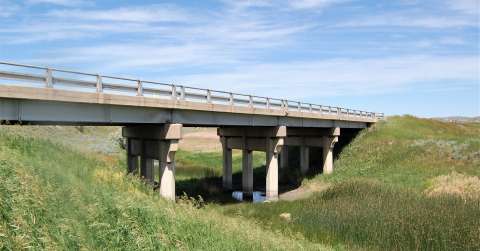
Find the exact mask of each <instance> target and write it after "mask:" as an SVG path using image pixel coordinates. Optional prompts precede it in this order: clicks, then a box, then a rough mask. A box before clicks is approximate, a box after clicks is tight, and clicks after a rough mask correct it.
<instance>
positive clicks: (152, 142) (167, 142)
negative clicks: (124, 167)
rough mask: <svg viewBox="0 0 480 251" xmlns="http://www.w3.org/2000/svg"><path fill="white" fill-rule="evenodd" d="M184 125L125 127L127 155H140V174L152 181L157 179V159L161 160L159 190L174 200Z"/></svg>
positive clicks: (163, 195)
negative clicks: (176, 172) (179, 144)
mask: <svg viewBox="0 0 480 251" xmlns="http://www.w3.org/2000/svg"><path fill="white" fill-rule="evenodd" d="M181 129H182V124H164V125H161V126H153V125H139V126H126V127H123V129H122V135H123V137H125V138H127V142H128V149H129V150H127V152H129V153H127V154H128V156H134V155H139V156H140V176H141V177H144V178H145V180H146V181H147V182H149V183H151V184H153V183H154V174H155V170H154V167H155V166H154V160H158V161H159V163H160V164H159V168H160V170H159V174H160V177H159V181H160V189H159V192H160V195H161V196H162V197H164V198H166V199H169V200H175V153H176V152H177V150H178V141H179V140H180V139H181ZM132 142H133V143H132ZM138 142H141V144H139V143H138ZM139 145H140V146H141V147H140V146H139ZM140 148H141V149H140ZM129 165H131V166H129V170H130V169H133V168H134V164H133V161H131V162H130V161H129Z"/></svg>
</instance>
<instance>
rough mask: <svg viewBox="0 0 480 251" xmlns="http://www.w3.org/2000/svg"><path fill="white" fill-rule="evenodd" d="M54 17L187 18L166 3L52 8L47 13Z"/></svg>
mask: <svg viewBox="0 0 480 251" xmlns="http://www.w3.org/2000/svg"><path fill="white" fill-rule="evenodd" d="M48 15H49V16H51V17H55V18H69V19H72V18H73V19H81V20H89V21H91V20H101V21H120V22H147V23H148V22H178V21H185V20H187V19H188V15H186V13H184V12H183V11H182V10H180V9H177V8H175V7H172V6H168V5H153V6H144V7H122V8H116V9H104V10H84V9H76V10H54V11H51V12H49V13H48Z"/></svg>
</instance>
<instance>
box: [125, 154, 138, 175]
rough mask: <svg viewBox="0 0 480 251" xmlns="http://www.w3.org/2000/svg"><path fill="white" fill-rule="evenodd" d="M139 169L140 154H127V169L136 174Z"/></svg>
mask: <svg viewBox="0 0 480 251" xmlns="http://www.w3.org/2000/svg"><path fill="white" fill-rule="evenodd" d="M137 169H138V156H134V155H128V154H127V171H128V173H129V174H134V173H135V172H136V171H137Z"/></svg>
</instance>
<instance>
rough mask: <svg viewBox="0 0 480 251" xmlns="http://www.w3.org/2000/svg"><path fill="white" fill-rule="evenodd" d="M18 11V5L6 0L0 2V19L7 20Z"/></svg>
mask: <svg viewBox="0 0 480 251" xmlns="http://www.w3.org/2000/svg"><path fill="white" fill-rule="evenodd" d="M19 10H20V7H19V6H18V4H15V3H13V2H11V1H8V0H0V18H8V17H11V16H13V15H14V14H15V13H17V12H18V11H19Z"/></svg>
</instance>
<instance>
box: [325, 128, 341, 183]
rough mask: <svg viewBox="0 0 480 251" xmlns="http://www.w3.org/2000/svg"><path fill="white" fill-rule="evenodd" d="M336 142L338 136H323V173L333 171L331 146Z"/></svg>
mask: <svg viewBox="0 0 480 251" xmlns="http://www.w3.org/2000/svg"><path fill="white" fill-rule="evenodd" d="M336 142H338V136H333V135H332V136H328V137H323V173H324V174H330V173H332V172H333V147H334V146H335V143H336Z"/></svg>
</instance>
